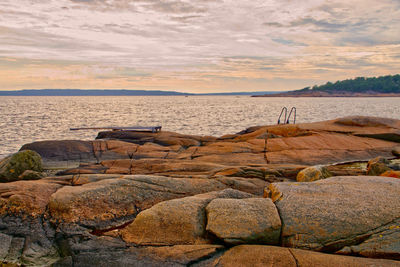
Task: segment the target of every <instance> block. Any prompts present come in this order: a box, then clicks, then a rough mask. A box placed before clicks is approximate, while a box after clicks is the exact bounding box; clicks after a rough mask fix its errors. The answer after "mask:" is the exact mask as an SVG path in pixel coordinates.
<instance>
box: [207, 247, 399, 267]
mask: <svg viewBox="0 0 400 267" xmlns="http://www.w3.org/2000/svg"><path fill="white" fill-rule="evenodd" d="M199 266H201V265H199ZM208 266H221V267H222V266H257V267H258V266H260V267H261V266H285V267H286V266H287V267H298V266H304V267H305V266H307V267H335V266H341V267H366V266H370V267H373V266H374V267H375V266H381V267H385V266H400V262H398V261H392V260H381V259H365V258H357V257H349V256H339V255H329V254H323V253H318V252H312V251H307V250H300V249H293V248H283V247H273V246H261V245H241V246H236V247H233V248H231V249H230V250H228V251H227V252H225V253H224V254H223V255H222V256H221V257H219V258H217V259H215V260H213V261H211V262H209V264H208Z"/></svg>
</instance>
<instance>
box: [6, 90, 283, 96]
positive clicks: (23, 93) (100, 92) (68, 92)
mask: <svg viewBox="0 0 400 267" xmlns="http://www.w3.org/2000/svg"><path fill="white" fill-rule="evenodd" d="M274 93H284V92H282V91H281V92H272V91H261V92H257V91H256V92H254V91H253V92H226V93H183V92H176V91H159V90H157V91H150V90H129V89H104V90H100V89H24V90H15V91H0V96H218V95H220V96H224V95H225V96H229V95H232V96H252V95H269V94H274Z"/></svg>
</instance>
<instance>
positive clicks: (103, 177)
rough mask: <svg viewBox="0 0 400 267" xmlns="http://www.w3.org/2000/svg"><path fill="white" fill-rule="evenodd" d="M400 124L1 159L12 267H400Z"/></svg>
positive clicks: (112, 145)
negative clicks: (21, 266)
mask: <svg viewBox="0 0 400 267" xmlns="http://www.w3.org/2000/svg"><path fill="white" fill-rule="evenodd" d="M399 158H400V120H394V119H387V118H375V117H346V118H340V119H336V120H331V121H323V122H317V123H307V124H296V125H293V124H291V125H272V126H257V127H252V128H249V129H246V130H244V131H242V132H240V133H237V134H232V135H226V136H222V137H218V138H217V137H211V136H192V135H183V134H178V133H172V132H166V131H161V132H158V133H150V132H132V131H107V132H100V133H99V134H98V136H97V138H96V140H93V141H81V140H63V141H57V140H54V141H41V142H35V143H31V144H26V145H24V146H23V147H22V148H21V150H20V152H18V153H16V154H14V155H12V156H10V157H8V158H5V159H3V160H1V161H0V181H1V182H2V183H0V262H2V264H3V265H5V266H20V265H23V266H96V265H97V266H400V179H399V178H400V159H399Z"/></svg>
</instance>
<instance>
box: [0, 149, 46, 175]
mask: <svg viewBox="0 0 400 267" xmlns="http://www.w3.org/2000/svg"><path fill="white" fill-rule="evenodd" d="M26 170H32V171H38V172H41V171H42V170H43V167H42V159H41V158H40V156H39V154H38V153H36V152H34V151H31V150H26V151H20V152H18V153H15V154H14V155H11V156H8V157H6V158H4V159H2V160H1V161H0V182H12V181H17V180H19V179H21V178H19V176H20V175H22V174H23V173H24V172H25V171H26ZM28 178H29V177H28Z"/></svg>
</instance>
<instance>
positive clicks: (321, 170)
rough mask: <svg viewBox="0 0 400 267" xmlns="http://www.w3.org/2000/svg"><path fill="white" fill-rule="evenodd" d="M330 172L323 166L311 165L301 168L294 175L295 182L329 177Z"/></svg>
mask: <svg viewBox="0 0 400 267" xmlns="http://www.w3.org/2000/svg"><path fill="white" fill-rule="evenodd" d="M331 176H332V174H331V173H330V172H329V171H328V169H327V168H326V167H324V166H312V167H308V168H305V169H304V170H301V171H300V172H299V173H298V174H297V177H296V180H297V182H312V181H317V180H321V179H326V178H328V177H331Z"/></svg>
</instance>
